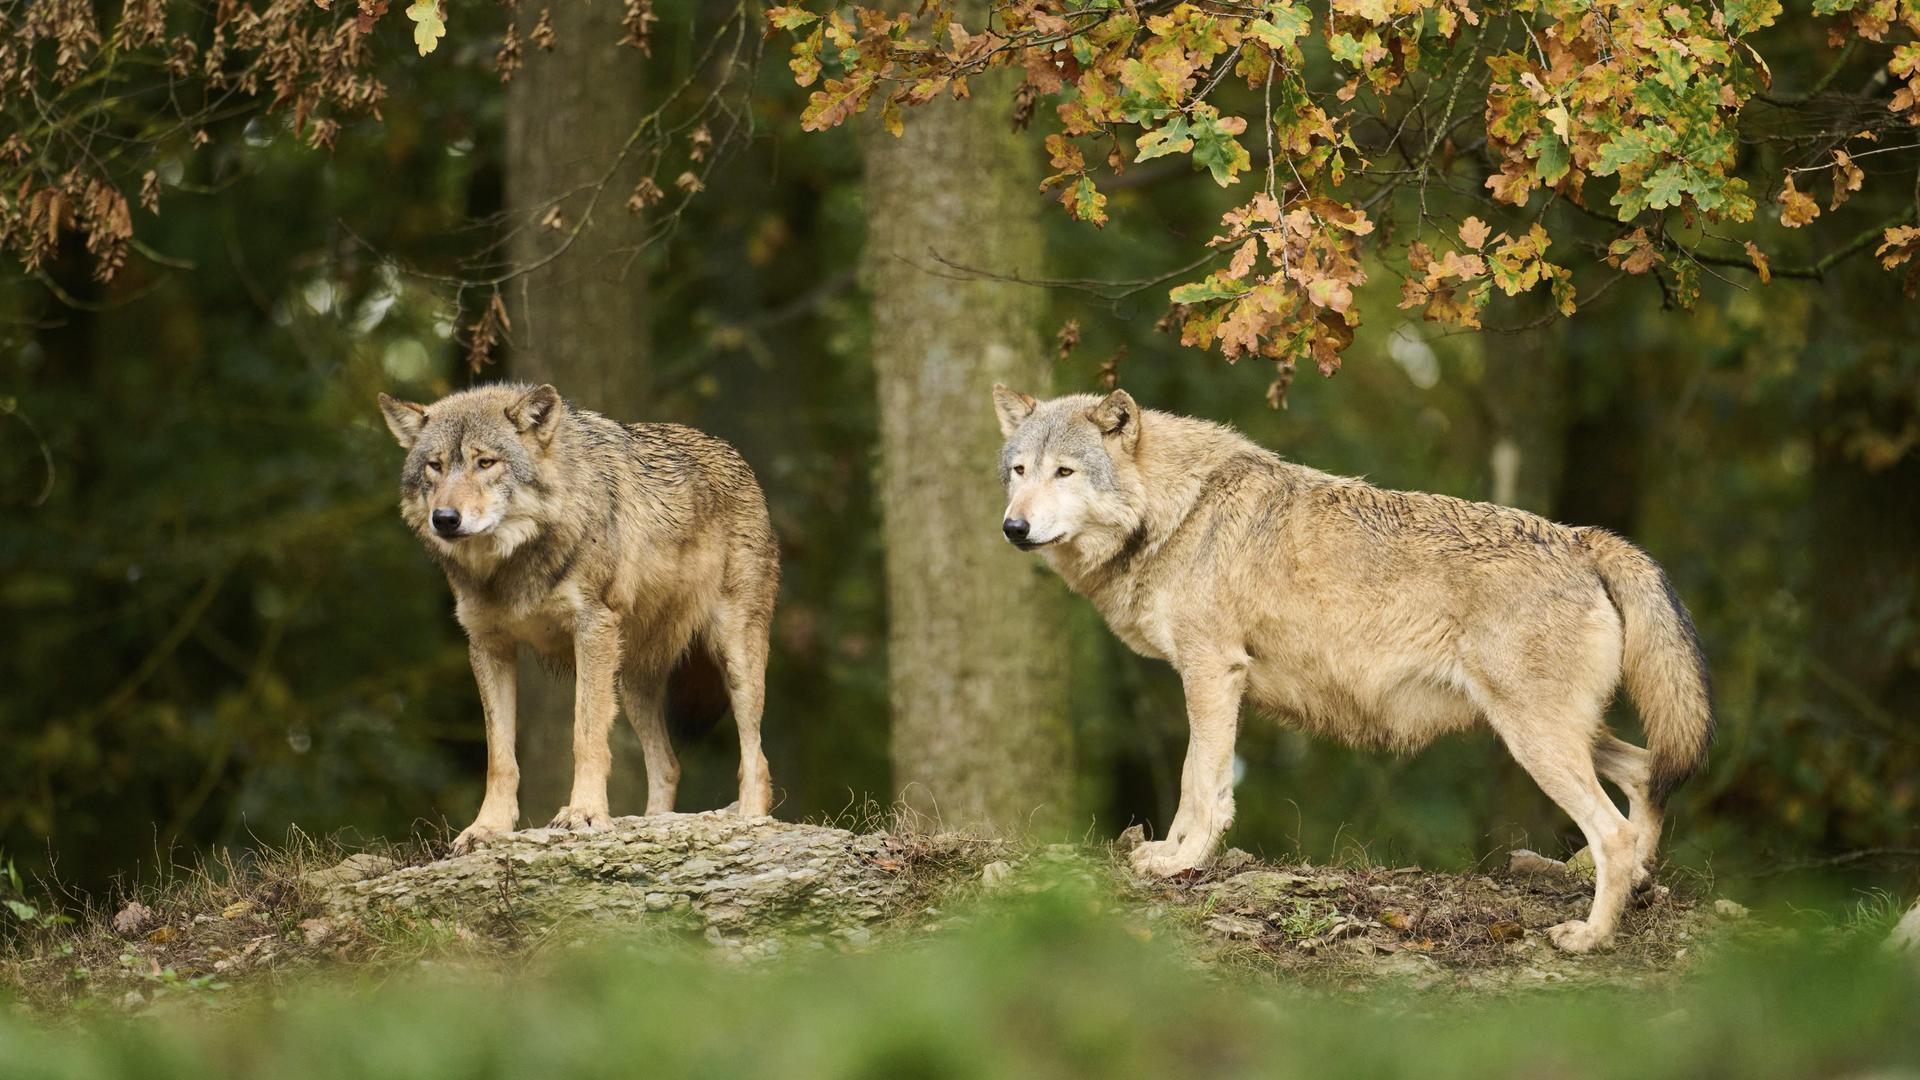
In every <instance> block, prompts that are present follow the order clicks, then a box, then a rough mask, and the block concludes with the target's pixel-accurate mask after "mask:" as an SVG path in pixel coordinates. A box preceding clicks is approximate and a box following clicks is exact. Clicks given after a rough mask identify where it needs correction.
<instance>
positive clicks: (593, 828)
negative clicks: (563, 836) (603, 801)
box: [547, 806, 612, 832]
mask: <svg viewBox="0 0 1920 1080" xmlns="http://www.w3.org/2000/svg"><path fill="white" fill-rule="evenodd" d="M611 820H612V815H610V814H608V813H607V809H606V807H604V806H601V807H593V806H563V807H561V808H560V812H559V813H557V814H555V815H553V820H552V821H551V822H549V823H548V824H547V828H549V829H565V830H567V831H568V832H599V831H601V830H602V829H605V828H606V827H607V824H608V823H609V822H610V821H611Z"/></svg>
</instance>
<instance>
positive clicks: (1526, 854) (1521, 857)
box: [1507, 848, 1572, 877]
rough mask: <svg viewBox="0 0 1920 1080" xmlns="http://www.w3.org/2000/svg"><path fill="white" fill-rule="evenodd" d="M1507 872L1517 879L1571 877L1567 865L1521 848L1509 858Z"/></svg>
mask: <svg viewBox="0 0 1920 1080" xmlns="http://www.w3.org/2000/svg"><path fill="white" fill-rule="evenodd" d="M1507 872H1508V873H1510V874H1513V875H1514V876H1516V877H1571V876H1572V874H1571V873H1570V871H1568V869H1567V864H1566V863H1563V862H1561V861H1560V860H1559V859H1549V858H1547V857H1546V856H1545V855H1542V854H1540V853H1539V852H1537V851H1528V850H1527V849H1526V848H1520V849H1519V850H1517V851H1515V852H1514V853H1513V854H1512V855H1511V856H1509V857H1508V858H1507Z"/></svg>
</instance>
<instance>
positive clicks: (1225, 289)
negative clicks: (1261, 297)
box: [1167, 273, 1252, 304]
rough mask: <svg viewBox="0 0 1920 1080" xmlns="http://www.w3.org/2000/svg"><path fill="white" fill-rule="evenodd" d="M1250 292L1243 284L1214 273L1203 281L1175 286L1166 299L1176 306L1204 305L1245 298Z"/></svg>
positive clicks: (1248, 287)
mask: <svg viewBox="0 0 1920 1080" xmlns="http://www.w3.org/2000/svg"><path fill="white" fill-rule="evenodd" d="M1251 290H1252V286H1250V285H1248V284H1246V283H1245V282H1240V281H1235V280H1233V279H1232V278H1230V277H1227V276H1225V275H1223V274H1219V273H1215V274H1212V275H1209V276H1208V278H1207V279H1206V280H1205V281H1194V282H1189V283H1188V284H1185V285H1178V286H1175V287H1174V288H1173V290H1172V291H1171V292H1169V293H1167V299H1169V300H1171V301H1173V302H1174V303H1176V304H1204V303H1206V302H1207V301H1209V300H1232V299H1233V298H1235V297H1237V296H1245V295H1246V294H1247V293H1248V292H1250V291H1251Z"/></svg>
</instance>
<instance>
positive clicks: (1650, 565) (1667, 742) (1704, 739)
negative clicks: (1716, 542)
mask: <svg viewBox="0 0 1920 1080" xmlns="http://www.w3.org/2000/svg"><path fill="white" fill-rule="evenodd" d="M1581 535H1582V537H1583V538H1584V539H1585V540H1586V542H1587V544H1588V546H1589V547H1590V548H1591V549H1592V551H1593V553H1594V567H1595V569H1597V570H1598V571H1599V573H1600V580H1601V582H1602V583H1603V584H1604V585H1605V586H1606V589H1607V595H1608V596H1609V597H1611V598H1612V600H1613V606H1614V608H1615V609H1617V610H1618V611H1619V612H1620V623H1621V627H1622V631H1623V635H1624V638H1625V642H1624V645H1625V647H1624V650H1623V652H1622V655H1621V667H1622V668H1623V670H1624V674H1625V676H1626V683H1627V692H1628V693H1629V694H1631V695H1632V696H1633V703H1634V705H1635V707H1637V708H1638V709H1639V710H1640V722H1641V724H1642V725H1643V726H1644V727H1645V728H1646V732H1647V750H1648V751H1649V752H1650V753H1651V754H1652V757H1653V761H1652V768H1651V775H1650V777H1649V787H1650V789H1651V795H1652V797H1653V800H1654V803H1655V805H1660V806H1664V805H1665V804H1666V801H1667V797H1668V796H1669V795H1671V794H1672V793H1673V789H1674V788H1677V787H1679V786H1680V785H1681V784H1682V783H1683V782H1685V781H1686V779H1687V777H1689V776H1692V775H1693V773H1694V771H1695V770H1697V769H1698V768H1699V767H1700V764H1701V762H1703V761H1704V760H1706V756H1707V747H1708V745H1709V744H1711V743H1712V742H1713V681H1712V677H1711V676H1710V675H1709V674H1708V672H1707V658H1706V656H1705V655H1704V654H1703V653H1702V652H1701V651H1700V635H1699V633H1698V632H1697V631H1695V630H1694V628H1693V619H1692V617H1691V616H1689V615H1688V614H1687V608H1686V605H1685V604H1682V603H1681V602H1680V596H1679V594H1678V593H1676V592H1674V590H1673V583H1672V582H1671V581H1668V580H1667V575H1666V572H1665V571H1664V570H1662V569H1660V564H1659V563H1656V562H1654V561H1653V558H1652V556H1650V555H1648V554H1647V553H1646V552H1644V551H1641V550H1640V549H1639V548H1637V547H1634V546H1633V545H1632V544H1630V543H1628V542H1627V541H1625V540H1623V539H1621V538H1620V537H1618V536H1615V535H1614V534H1612V533H1610V532H1607V531H1606V530H1604V529H1582V530H1581Z"/></svg>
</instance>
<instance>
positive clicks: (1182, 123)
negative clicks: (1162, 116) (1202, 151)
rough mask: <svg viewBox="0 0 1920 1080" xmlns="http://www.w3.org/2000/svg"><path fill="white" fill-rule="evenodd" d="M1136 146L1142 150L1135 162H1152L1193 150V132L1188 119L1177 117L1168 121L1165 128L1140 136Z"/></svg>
mask: <svg viewBox="0 0 1920 1080" xmlns="http://www.w3.org/2000/svg"><path fill="white" fill-rule="evenodd" d="M1134 145H1135V146H1137V147H1138V148H1139V150H1140V153H1139V154H1138V155H1137V156H1136V157H1135V158H1134V159H1133V160H1135V161H1151V160H1153V159H1154V158H1157V157H1165V156H1167V155H1168V154H1184V153H1187V152H1189V151H1191V150H1192V149H1193V135H1192V130H1191V128H1190V126H1189V125H1188V123H1187V118H1186V117H1184V116H1175V117H1174V118H1173V119H1171V120H1169V121H1167V124H1166V126H1165V127H1162V128H1160V129H1159V130H1157V131H1149V132H1147V133H1146V134H1144V135H1142V136H1140V138H1139V139H1138V140H1137V141H1135V143H1134Z"/></svg>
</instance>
